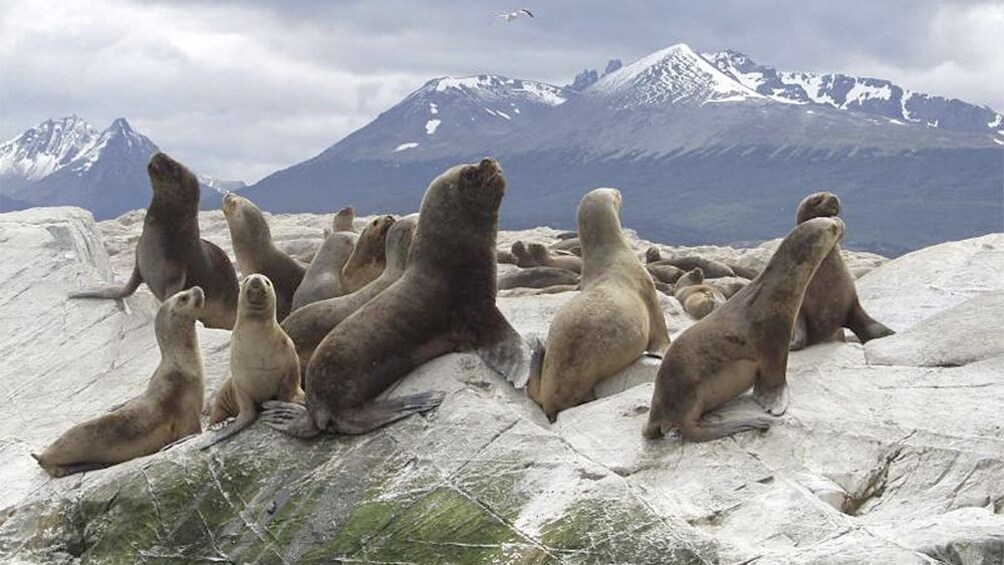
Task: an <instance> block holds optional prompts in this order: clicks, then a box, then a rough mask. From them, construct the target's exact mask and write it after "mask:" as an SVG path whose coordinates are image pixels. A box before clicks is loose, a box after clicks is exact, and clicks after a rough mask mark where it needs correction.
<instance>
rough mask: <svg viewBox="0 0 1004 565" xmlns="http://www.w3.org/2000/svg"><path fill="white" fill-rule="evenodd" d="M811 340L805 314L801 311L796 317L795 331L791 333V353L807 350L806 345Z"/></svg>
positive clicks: (789, 346) (789, 348)
mask: <svg viewBox="0 0 1004 565" xmlns="http://www.w3.org/2000/svg"><path fill="white" fill-rule="evenodd" d="M808 339H809V330H808V327H807V326H806V323H805V313H803V312H802V311H801V310H799V311H798V315H797V316H795V329H794V330H793V331H792V333H791V343H790V344H789V345H788V350H789V351H798V350H799V349H805V343H806V342H807V341H808Z"/></svg>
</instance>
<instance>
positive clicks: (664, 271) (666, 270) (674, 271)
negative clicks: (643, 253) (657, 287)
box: [645, 264, 683, 284]
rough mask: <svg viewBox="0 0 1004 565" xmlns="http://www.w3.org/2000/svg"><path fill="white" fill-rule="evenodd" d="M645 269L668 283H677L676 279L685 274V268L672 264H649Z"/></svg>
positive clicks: (656, 278)
mask: <svg viewBox="0 0 1004 565" xmlns="http://www.w3.org/2000/svg"><path fill="white" fill-rule="evenodd" d="M645 270H647V271H648V273H649V274H650V275H652V278H654V279H655V280H657V281H660V282H664V283H666V284H676V281H678V280H679V279H680V277H682V276H683V269H680V268H679V267H674V266H672V265H652V264H648V265H645Z"/></svg>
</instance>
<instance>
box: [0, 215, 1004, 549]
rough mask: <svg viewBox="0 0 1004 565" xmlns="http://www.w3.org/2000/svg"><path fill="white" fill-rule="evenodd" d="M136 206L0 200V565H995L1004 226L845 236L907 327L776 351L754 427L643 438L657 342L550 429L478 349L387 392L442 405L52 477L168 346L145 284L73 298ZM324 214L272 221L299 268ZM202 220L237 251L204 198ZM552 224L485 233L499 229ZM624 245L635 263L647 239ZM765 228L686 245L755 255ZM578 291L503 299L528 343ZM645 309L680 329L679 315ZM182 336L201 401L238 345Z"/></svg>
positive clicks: (868, 303) (875, 293)
mask: <svg viewBox="0 0 1004 565" xmlns="http://www.w3.org/2000/svg"><path fill="white" fill-rule="evenodd" d="M142 218H143V211H136V212H130V213H128V214H126V215H124V216H122V217H120V218H118V219H116V220H110V221H106V222H101V223H100V224H96V223H95V222H94V221H93V218H92V217H91V215H90V213H88V212H86V211H84V210H80V209H75V208H43V209H32V210H27V211H23V212H15V213H9V214H0V242H2V248H3V250H4V253H3V261H2V262H0V280H2V282H3V286H2V288H3V290H2V291H0V304H2V309H0V317H2V322H3V328H4V332H3V334H2V335H0V386H2V390H3V393H2V394H3V397H4V400H5V402H4V404H5V406H6V408H5V409H4V416H5V417H4V418H3V419H2V421H0V426H2V428H3V434H2V436H0V438H2V439H0V456H2V461H3V466H2V471H0V477H2V479H3V482H4V485H5V488H4V489H2V490H0V509H2V510H0V560H3V561H4V562H12V563H21V562H23V563H77V562H87V563H164V562H182V561H192V562H220V563H227V562H235V563H237V562H239V563H245V562H248V563H330V562H333V561H335V560H342V561H346V562H395V563H413V562H414V563H489V562H490V563H584V562H604V563H606V562H624V563H749V562H760V563H931V562H932V560H935V561H939V562H948V563H960V564H991V563H1000V562H1002V561H1004V411H1002V410H1001V407H1002V406H1004V324H1001V318H1002V316H1004V234H990V235H986V236H983V237H979V238H974V239H969V240H965V241H958V242H949V243H944V244H941V245H937V246H933V247H930V248H926V249H921V250H918V251H915V252H913V253H910V254H907V255H904V256H902V257H899V258H897V259H895V260H892V261H886V260H885V259H884V258H882V257H879V256H877V255H873V254H867V253H855V252H846V251H845V260H846V261H847V263H848V266H849V267H850V268H851V270H852V271H853V272H854V273H855V274H856V275H859V276H860V278H859V279H858V283H857V285H858V293H859V296H860V298H861V301H862V303H863V305H864V306H865V308H866V309H867V310H868V311H869V313H871V314H872V315H873V316H875V317H876V318H877V319H880V320H882V321H883V322H884V323H886V324H887V325H889V326H890V327H892V328H893V329H895V330H896V331H897V332H898V333H897V334H896V335H895V336H892V337H889V338H884V339H881V340H876V341H873V342H870V343H869V344H867V346H861V345H860V344H857V343H846V344H829V345H822V346H814V347H810V348H808V349H806V350H804V351H798V352H793V353H792V355H791V357H790V359H789V367H788V382H789V384H790V386H791V395H792V398H791V408H790V409H789V411H788V413H787V414H786V415H785V416H784V417H783V419H782V421H781V422H779V423H778V424H777V425H775V427H774V428H772V429H771V430H769V431H768V432H765V433H744V434H740V435H738V436H735V437H733V438H728V439H723V440H720V441H716V442H711V443H707V444H682V443H680V442H679V441H677V440H674V439H672V438H667V439H666V440H664V441H659V442H648V441H645V440H644V439H643V438H642V436H641V428H642V426H643V423H644V421H645V418H646V411H647V407H648V403H649V399H650V397H651V394H652V384H651V383H652V380H653V379H654V377H655V374H656V370H657V369H658V361H656V360H650V359H644V360H640V361H638V362H637V363H635V364H634V365H632V366H630V367H628V368H627V369H625V370H624V371H622V372H621V373H620V374H618V375H617V376H615V377H613V378H611V379H609V380H607V381H605V382H603V383H601V385H600V386H598V387H597V389H596V393H597V397H598V400H596V401H593V402H590V403H587V404H584V405H582V406H578V407H576V408H572V409H569V410H566V411H564V412H562V413H561V415H560V416H559V418H558V420H557V422H556V423H555V424H553V425H551V424H548V422H547V420H546V418H544V416H543V414H542V413H541V412H540V410H539V408H538V407H537V406H536V405H535V404H534V403H533V402H532V401H530V400H529V399H528V398H527V397H526V394H525V392H524V391H517V390H513V389H512V387H511V386H510V385H509V384H508V383H506V382H505V381H503V380H502V379H501V378H500V377H499V376H497V375H496V374H495V373H494V372H492V371H491V370H490V369H488V368H487V367H486V366H485V365H484V364H483V363H482V362H481V360H480V359H479V358H478V357H477V356H475V355H473V354H451V355H446V356H444V357H441V358H438V359H436V360H434V361H432V362H430V363H428V364H426V365H424V366H423V367H421V368H420V369H419V370H417V371H415V372H414V373H413V374H412V375H410V376H409V377H408V378H407V379H405V380H404V381H402V382H401V383H400V384H399V385H398V386H397V387H396V388H395V389H394V390H392V391H391V392H390V394H392V395H398V394H408V393H411V392H416V391H419V390H428V389H438V390H442V391H444V392H446V393H447V395H448V396H447V398H446V400H445V401H444V403H443V405H442V406H441V407H440V408H439V409H437V410H435V411H433V412H430V413H428V414H425V415H423V416H415V417H411V418H408V419H406V420H404V421H402V422H399V423H397V424H395V425H392V426H389V427H387V428H384V429H382V430H380V431H378V432H375V433H372V434H369V435H366V436H362V437H337V438H335V437H327V438H322V439H318V440H314V441H309V442H304V441H299V440H295V439H291V438H288V437H285V436H282V435H281V434H279V433H277V432H274V431H272V430H270V429H268V428H267V427H266V426H264V425H263V424H261V423H256V424H255V425H253V426H252V427H251V428H250V429H249V430H248V431H246V432H245V433H242V434H240V435H239V436H237V437H236V438H235V439H234V440H232V441H230V442H228V443H226V444H223V445H221V446H219V447H217V448H213V449H211V450H209V451H199V450H198V449H196V448H194V447H195V446H186V445H185V444H182V445H180V446H178V447H176V448H173V449H170V450H168V451H166V452H162V453H158V454H156V455H153V456H149V457H144V458H140V459H136V460H133V461H130V462H127V463H125V464H122V465H118V466H115V467H112V468H109V469H106V470H102V471H97V472H89V473H85V474H83V475H77V476H73V477H69V478H65V479H50V478H49V477H48V476H47V475H46V474H45V473H44V472H43V471H42V470H41V469H40V468H38V466H37V465H36V464H35V462H34V461H33V460H32V459H31V458H30V457H29V456H28V453H29V452H30V451H34V450H37V449H40V448H41V447H43V446H44V445H46V444H47V443H48V442H50V441H51V440H53V439H54V438H55V437H56V436H58V435H59V433H61V432H62V431H63V430H65V429H66V428H67V427H69V426H70V425H72V424H73V423H76V422H79V421H81V420H84V419H87V418H90V417H93V416H96V415H99V414H102V413H104V412H106V411H107V410H108V409H109V408H111V407H113V406H115V405H116V404H118V403H120V402H122V401H123V400H125V399H127V398H129V397H130V396H132V395H134V394H135V393H136V392H137V391H138V390H140V389H141V388H142V387H143V386H144V385H145V383H146V380H147V379H148V378H149V375H150V374H151V372H152V370H153V368H154V366H156V364H157V361H158V359H159V355H158V352H157V347H156V342H155V340H154V337H153V328H152V321H153V316H154V313H155V310H156V306H157V304H156V301H155V300H154V299H153V297H152V295H150V293H149V292H148V291H147V290H145V288H141V289H140V291H139V292H137V293H136V295H134V296H132V297H129V298H127V299H125V300H123V301H70V300H68V299H67V298H66V293H67V292H68V291H69V290H72V289H75V288H77V287H79V286H82V285H83V284H85V283H93V282H97V281H98V280H110V279H112V278H116V279H117V280H125V278H127V277H128V273H129V271H130V270H131V268H132V261H133V250H134V248H135V241H136V239H137V238H138V237H139V233H140V228H141V226H142ZM364 220H365V219H364V218H360V219H359V220H358V221H359V222H362V221H364ZM329 221H330V216H328V215H312V214H298V215H274V216H271V217H270V223H271V227H272V233H273V237H274V239H275V240H276V243H277V244H278V245H279V246H280V247H281V248H283V249H284V250H285V251H287V252H289V253H291V254H293V255H294V256H297V257H298V258H301V259H305V260H306V259H309V257H310V256H311V255H312V253H313V251H315V250H316V248H317V247H318V246H319V245H320V243H321V238H322V229H323V227H325V226H327V225H328V224H329ZM200 224H201V226H202V233H203V237H204V238H206V239H209V240H211V241H213V242H214V243H217V244H219V245H220V246H221V247H223V248H224V249H225V250H226V251H227V252H228V253H229V254H230V255H231V257H232V256H233V253H232V248H231V246H230V241H229V236H228V234H227V227H226V222H225V220H224V219H223V216H222V213H220V212H203V213H201V214H200ZM849 229H853V226H850V227H849ZM557 233H558V232H557V231H556V230H551V229H549V228H537V229H534V230H526V231H521V232H502V233H500V234H499V244H500V245H507V244H509V243H512V242H513V241H515V240H516V239H523V240H527V241H541V242H550V241H553V239H554V237H555V236H556V234H557ZM629 240H630V241H631V243H632V245H634V246H635V248H636V250H637V251H638V252H639V254H640V253H643V252H644V251H645V249H646V248H647V247H648V246H649V245H651V244H650V243H649V242H645V241H642V240H640V239H638V238H637V237H634V236H633V234H631V235H630V237H629ZM776 243H777V242H776V241H775V242H768V243H765V244H763V245H761V246H759V247H756V248H750V249H733V248H728V247H711V246H708V247H696V248H687V249H686V250H687V251H688V252H690V253H694V254H698V255H702V256H705V257H708V258H712V259H719V260H729V261H731V262H734V263H736V264H740V265H746V266H751V267H759V266H762V264H763V263H765V262H766V260H767V259H768V258H769V256H770V253H771V252H772V250H773V246H774V245H776ZM660 247H662V249H663V250H664V251H674V250H682V248H672V247H668V246H660ZM503 267H504V268H508V267H507V266H503ZM571 296H572V293H570V292H565V293H561V294H556V295H543V296H520V297H515V296H514V297H506V296H500V298H499V305H500V308H501V309H502V311H503V312H504V313H505V314H506V316H507V317H508V318H509V319H510V321H511V322H512V323H513V325H514V326H515V327H516V328H517V329H518V330H520V331H521V332H530V331H533V332H537V333H539V334H541V335H544V334H546V332H547V329H548V325H549V322H550V320H551V317H552V316H553V314H554V312H555V310H556V309H557V308H558V306H560V305H561V304H562V303H564V302H565V301H566V300H568V299H569V298H570V297H571ZM662 300H663V306H664V311H665V313H666V319H667V324H668V326H669V329H670V331H671V332H672V333H674V334H675V333H678V332H679V331H682V330H683V329H685V328H686V327H687V326H688V325H690V324H691V323H693V321H692V320H691V319H690V318H689V317H688V316H686V314H684V313H683V311H682V309H681V308H680V306H679V304H678V303H677V302H676V301H675V300H674V299H672V298H670V297H668V296H664V297H662ZM199 337H200V341H201V344H202V348H203V354H204V356H205V364H206V376H207V379H208V383H207V398H211V397H212V395H213V394H214V393H215V391H216V390H217V388H218V387H219V385H220V384H221V382H222V380H223V378H224V377H225V375H226V372H227V359H228V343H229V339H230V336H229V332H228V331H223V330H211V329H205V328H202V327H200V328H199ZM737 402H738V403H739V404H743V405H750V409H751V410H756V409H758V407H755V406H752V404H753V402H752V400H751V399H749V398H748V397H740V398H739V399H738V400H737Z"/></svg>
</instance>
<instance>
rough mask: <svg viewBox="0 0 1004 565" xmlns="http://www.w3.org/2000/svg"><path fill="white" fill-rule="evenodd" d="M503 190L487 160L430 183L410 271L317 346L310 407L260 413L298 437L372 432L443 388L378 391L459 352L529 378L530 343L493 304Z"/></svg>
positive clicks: (274, 406)
mask: <svg viewBox="0 0 1004 565" xmlns="http://www.w3.org/2000/svg"><path fill="white" fill-rule="evenodd" d="M504 192H505V178H504V177H503V176H502V169H501V167H499V165H498V163H496V162H495V161H494V160H493V159H487V158H486V159H482V160H481V162H480V163H479V164H476V165H459V166H456V167H453V168H451V169H449V170H447V171H446V172H444V173H443V174H441V175H440V176H439V177H437V178H436V179H435V180H434V181H432V184H431V185H429V188H428V189H427V190H426V193H425V197H424V198H423V200H422V207H421V211H420V212H419V217H418V228H417V229H416V230H415V237H414V241H413V242H412V244H411V257H410V258H409V259H408V266H407V267H406V268H405V271H404V274H403V275H402V276H401V278H400V279H398V280H397V282H395V283H394V284H392V285H391V286H390V287H388V288H387V289H386V290H384V291H383V292H381V293H380V294H379V296H377V297H376V298H374V299H373V300H371V301H369V302H368V303H366V305H365V306H363V307H362V308H360V309H359V310H358V311H357V312H356V313H355V314H353V315H351V316H349V318H348V319H346V320H345V321H344V322H342V323H341V324H338V325H337V326H335V329H333V330H332V331H331V333H329V334H328V335H327V337H325V338H324V340H323V341H322V342H321V344H320V345H318V346H317V350H316V351H315V352H314V356H313V357H312V358H311V359H310V364H309V365H308V366H307V378H306V392H307V404H306V406H303V405H300V404H295V403H288V402H286V403H284V402H275V401H273V402H268V403H266V404H265V408H266V409H265V412H264V414H263V415H262V418H263V419H264V420H265V421H266V422H268V423H269V425H271V426H273V427H275V428H277V429H279V430H280V431H283V432H285V433H289V434H292V435H295V436H299V437H311V436H314V435H317V434H318V433H320V432H321V431H327V432H335V433H346V434H361V433H366V432H368V431H370V430H373V429H375V428H378V427H380V426H383V425H385V424H388V423H390V422H393V421H395V420H398V419H400V418H403V417H405V416H408V415H409V414H414V413H415V412H421V411H425V410H430V409H432V408H434V407H436V406H438V405H439V403H440V402H441V401H442V399H443V394H442V393H440V392H426V393H421V394H415V395H411V396H405V397H399V398H391V399H376V397H377V396H378V395H379V394H380V393H382V392H383V391H385V390H386V389H387V388H388V387H389V386H391V385H392V384H394V383H396V382H397V381H399V380H400V379H401V378H403V377H404V376H405V375H407V374H408V373H410V372H411V371H412V370H413V369H415V368H416V367H418V366H419V365H421V364H423V363H425V362H426V361H429V360H430V359H433V358H435V357H438V356H440V355H443V354H445V353H449V352H452V351H468V350H475V351H477V352H478V354H479V355H480V356H481V357H482V359H484V360H485V362H486V363H487V364H488V365H489V366H491V367H493V368H494V369H495V370H496V371H498V372H499V373H501V374H503V375H505V376H506V377H507V378H508V379H510V380H519V379H525V378H526V377H527V376H528V375H529V367H530V363H529V361H530V352H531V349H530V347H529V346H528V344H527V343H526V342H525V341H524V340H523V338H522V336H520V335H519V333H517V332H516V331H515V330H514V329H513V328H512V326H510V325H509V323H508V321H506V319H505V317H504V316H503V315H502V313H501V312H500V311H499V310H498V308H497V307H496V306H495V272H496V264H495V238H496V236H497V233H498V210H499V205H500V204H501V202H502V195H503V193H504Z"/></svg>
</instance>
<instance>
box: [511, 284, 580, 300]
mask: <svg viewBox="0 0 1004 565" xmlns="http://www.w3.org/2000/svg"><path fill="white" fill-rule="evenodd" d="M578 289H579V285H577V284H556V285H554V286H545V287H544V288H511V289H509V290H502V289H499V294H498V295H499V296H506V297H512V296H540V295H542V294H560V293H562V292H571V291H573V290H578Z"/></svg>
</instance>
